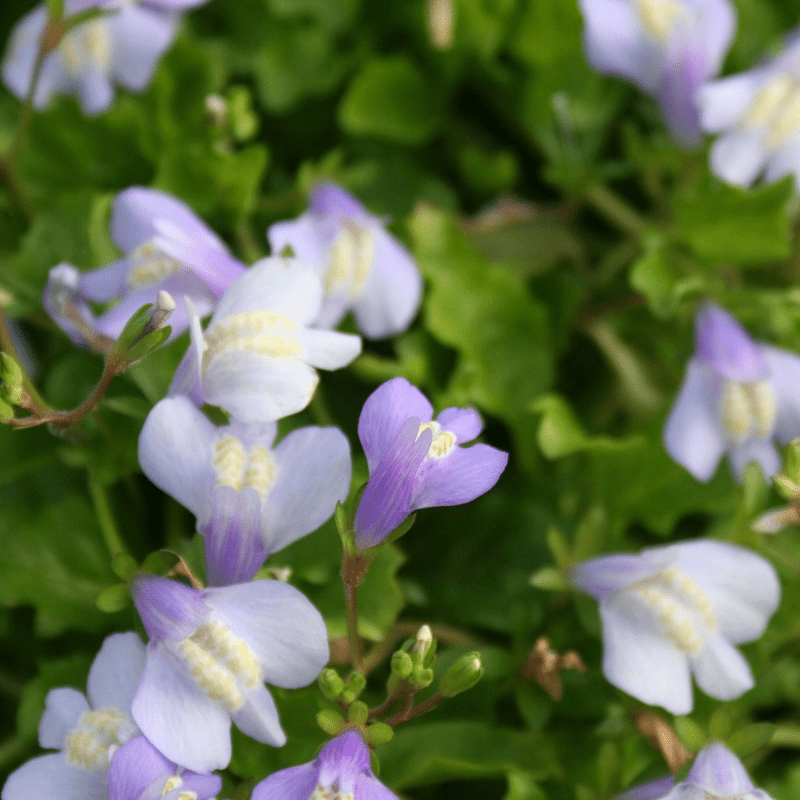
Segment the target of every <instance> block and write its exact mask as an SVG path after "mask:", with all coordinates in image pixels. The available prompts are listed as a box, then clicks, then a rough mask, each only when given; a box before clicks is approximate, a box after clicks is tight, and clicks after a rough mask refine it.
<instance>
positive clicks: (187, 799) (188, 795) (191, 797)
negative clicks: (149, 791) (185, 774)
mask: <svg viewBox="0 0 800 800" xmlns="http://www.w3.org/2000/svg"><path fill="white" fill-rule="evenodd" d="M181 786H183V778H181V776H180V775H172V776H171V777H169V778H167V782H166V783H165V784H164V789H163V791H162V792H161V796H162V797H166V796H167V795H168V794H169V793H170V792H174V791H175V790H176V789H180V788H181ZM177 800H197V792H193V791H191V789H187V790H186V791H184V792H180V793H179V794H178V797H177Z"/></svg>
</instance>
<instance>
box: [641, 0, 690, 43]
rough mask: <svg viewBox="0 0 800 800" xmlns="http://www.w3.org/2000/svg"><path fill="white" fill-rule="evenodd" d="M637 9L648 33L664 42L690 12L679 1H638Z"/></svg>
mask: <svg viewBox="0 0 800 800" xmlns="http://www.w3.org/2000/svg"><path fill="white" fill-rule="evenodd" d="M636 7H637V10H638V11H639V19H640V20H641V22H642V25H643V26H644V29H645V30H646V31H647V33H649V34H650V35H651V36H652V37H654V38H655V39H660V40H662V41H663V40H666V39H667V38H668V37H669V35H670V34H671V33H672V31H673V30H674V29H675V27H676V26H677V25H679V24H680V23H681V22H684V21H685V20H687V19H688V17H689V12H688V11H687V10H686V8H685V7H684V5H683V3H680V2H678V0H636Z"/></svg>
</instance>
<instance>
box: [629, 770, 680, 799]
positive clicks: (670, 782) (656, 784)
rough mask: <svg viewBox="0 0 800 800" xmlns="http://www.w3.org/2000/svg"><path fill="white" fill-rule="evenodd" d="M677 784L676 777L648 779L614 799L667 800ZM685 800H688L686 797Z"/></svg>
mask: <svg viewBox="0 0 800 800" xmlns="http://www.w3.org/2000/svg"><path fill="white" fill-rule="evenodd" d="M674 785H675V778H673V777H672V776H670V777H667V778H659V779H658V780H655V781H648V783H642V784H640V785H639V786H634V787H633V788H632V789H628V791H627V792H623V793H622V794H618V795H617V796H616V797H615V798H614V800H666V795H667V794H669V791H670V789H672V787H673V786H674ZM684 800H686V799H685V798H684Z"/></svg>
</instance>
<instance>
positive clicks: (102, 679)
mask: <svg viewBox="0 0 800 800" xmlns="http://www.w3.org/2000/svg"><path fill="white" fill-rule="evenodd" d="M144 662H145V645H144V642H143V641H142V640H141V639H140V638H139V636H138V634H136V633H133V632H132V631H131V632H129V633H114V634H112V635H111V636H107V637H106V639H105V641H104V642H103V646H102V647H101V648H100V652H99V653H98V654H97V655H96V656H95V659H94V661H93V662H92V668H91V669H90V670H89V678H88V679H87V682H86V694H87V695H88V697H89V702H90V703H91V704H92V708H94V709H98V708H116V709H119V710H120V711H124V712H126V713H127V712H128V711H129V710H130V707H131V703H132V702H133V696H134V695H135V694H136V690H137V689H138V688H139V683H140V682H141V679H142V672H143V671H144Z"/></svg>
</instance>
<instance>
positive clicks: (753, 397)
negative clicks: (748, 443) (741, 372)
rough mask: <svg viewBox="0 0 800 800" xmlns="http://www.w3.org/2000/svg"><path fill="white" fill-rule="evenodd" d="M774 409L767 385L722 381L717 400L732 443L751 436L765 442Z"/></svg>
mask: <svg viewBox="0 0 800 800" xmlns="http://www.w3.org/2000/svg"><path fill="white" fill-rule="evenodd" d="M776 414H777V406H776V404H775V393H774V391H773V389H772V385H771V384H770V383H769V381H750V382H745V381H733V380H727V381H725V386H724V387H723V389H722V395H721V398H720V417H721V420H722V424H723V426H724V428H725V431H726V433H727V434H728V436H729V437H730V439H731V441H733V442H743V441H744V440H745V439H747V437H748V436H750V435H751V434H755V435H756V436H758V437H760V438H762V439H766V438H767V437H769V436H771V435H772V431H773V430H774V428H775V417H776Z"/></svg>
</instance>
